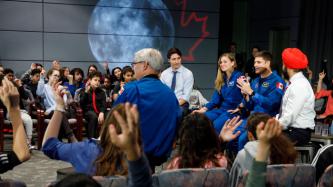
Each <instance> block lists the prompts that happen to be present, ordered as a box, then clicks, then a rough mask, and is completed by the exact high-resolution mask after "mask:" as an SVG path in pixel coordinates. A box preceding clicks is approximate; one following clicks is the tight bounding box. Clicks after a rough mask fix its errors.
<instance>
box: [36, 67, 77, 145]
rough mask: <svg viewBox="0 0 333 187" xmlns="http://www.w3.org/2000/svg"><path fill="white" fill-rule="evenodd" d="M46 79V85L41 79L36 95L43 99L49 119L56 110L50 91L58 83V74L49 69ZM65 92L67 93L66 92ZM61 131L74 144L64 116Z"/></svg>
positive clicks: (56, 71)
mask: <svg viewBox="0 0 333 187" xmlns="http://www.w3.org/2000/svg"><path fill="white" fill-rule="evenodd" d="M46 78H47V79H48V80H49V81H48V83H47V84H45V82H44V77H41V78H40V80H39V82H38V86H37V95H38V96H40V97H41V98H42V99H43V104H44V106H45V109H46V111H45V115H46V117H47V118H51V117H52V115H53V113H54V110H55V108H56V101H55V99H54V93H53V91H52V87H53V86H54V85H56V84H58V82H59V78H60V72H59V70H57V69H50V70H49V71H48V72H47V74H46ZM66 92H67V91H66ZM66 92H65V93H66ZM67 96H70V94H64V97H67ZM62 130H63V131H64V132H63V133H62V134H65V136H66V137H67V138H68V139H69V140H70V141H71V142H76V141H77V140H76V138H75V136H74V134H73V131H72V129H71V128H70V126H69V122H68V119H67V117H66V116H64V117H63V118H62Z"/></svg>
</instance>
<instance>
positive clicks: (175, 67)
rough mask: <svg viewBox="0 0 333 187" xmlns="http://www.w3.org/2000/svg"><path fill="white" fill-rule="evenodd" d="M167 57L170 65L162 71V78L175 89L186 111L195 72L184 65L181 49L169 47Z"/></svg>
mask: <svg viewBox="0 0 333 187" xmlns="http://www.w3.org/2000/svg"><path fill="white" fill-rule="evenodd" d="M167 58H168V61H169V63H170V67H169V68H168V69H166V70H164V71H163V72H162V74H161V77H160V79H161V81H162V82H163V83H164V84H166V85H167V86H168V87H169V88H171V89H172V91H174V93H175V94H176V97H177V99H178V102H179V105H180V106H181V107H182V108H183V109H184V110H185V111H186V110H188V107H189V103H188V101H189V99H190V94H191V92H192V89H193V83H194V78H193V74H192V72H191V71H190V70H189V69H187V68H185V67H184V66H183V65H182V53H181V51H180V50H179V49H177V48H171V49H169V51H168V54H167Z"/></svg>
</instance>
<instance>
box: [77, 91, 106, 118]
mask: <svg viewBox="0 0 333 187" xmlns="http://www.w3.org/2000/svg"><path fill="white" fill-rule="evenodd" d="M82 91H83V92H84V93H82V94H81V95H80V105H81V108H82V110H83V111H84V112H88V111H94V108H93V98H92V93H93V90H92V89H90V91H89V92H88V93H86V92H85V91H84V89H82ZM95 95H96V105H97V109H98V111H99V112H103V113H104V114H105V112H106V107H105V105H106V96H105V92H104V90H102V89H101V88H97V89H96V90H95Z"/></svg>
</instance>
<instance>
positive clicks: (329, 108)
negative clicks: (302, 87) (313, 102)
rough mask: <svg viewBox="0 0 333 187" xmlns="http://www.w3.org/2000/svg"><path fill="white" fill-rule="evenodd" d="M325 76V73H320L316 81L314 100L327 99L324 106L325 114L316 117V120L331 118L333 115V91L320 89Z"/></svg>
mask: <svg viewBox="0 0 333 187" xmlns="http://www.w3.org/2000/svg"><path fill="white" fill-rule="evenodd" d="M325 76H326V73H325V72H321V73H319V81H318V85H317V92H316V95H315V96H316V99H320V98H323V97H327V101H326V106H325V112H324V113H323V114H320V115H318V117H317V118H318V119H324V118H326V117H327V116H332V115H333V90H323V89H322V84H323V80H324V78H325ZM331 84H332V86H330V87H332V88H333V78H332V82H331Z"/></svg>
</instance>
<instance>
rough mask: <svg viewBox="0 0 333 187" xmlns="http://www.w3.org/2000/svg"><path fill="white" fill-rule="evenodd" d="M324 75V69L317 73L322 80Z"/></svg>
mask: <svg viewBox="0 0 333 187" xmlns="http://www.w3.org/2000/svg"><path fill="white" fill-rule="evenodd" d="M325 76H326V73H325V72H324V71H322V72H320V73H319V80H323V79H324V78H325Z"/></svg>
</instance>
